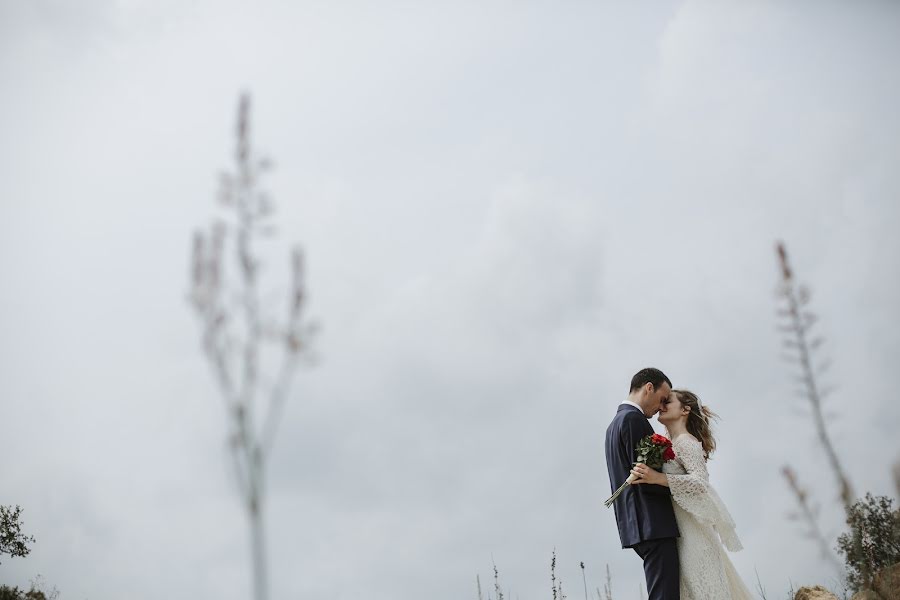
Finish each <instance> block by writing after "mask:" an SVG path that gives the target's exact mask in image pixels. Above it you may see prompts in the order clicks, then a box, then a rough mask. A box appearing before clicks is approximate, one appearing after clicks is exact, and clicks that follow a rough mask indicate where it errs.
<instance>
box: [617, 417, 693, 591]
mask: <svg viewBox="0 0 900 600" xmlns="http://www.w3.org/2000/svg"><path fill="white" fill-rule="evenodd" d="M652 434H653V428H652V427H651V426H650V423H649V421H648V420H647V417H645V416H644V413H643V412H642V411H641V410H640V409H638V408H637V407H635V406H631V405H630V404H622V405H620V406H619V410H618V412H617V413H616V416H615V417H614V418H613V420H612V423H610V424H609V427H608V428H607V429H606V469H607V471H608V472H609V484H610V487H611V490H610V491H615V490H616V489H617V488H618V487H619V486H620V485H622V483H624V482H625V480H626V479H628V476H629V475H630V474H631V468H632V466H633V465H634V463H635V461H636V460H637V454H636V453H635V451H634V449H635V448H636V447H637V445H638V442H640V441H641V439H642V438H644V437H645V436H648V435H652ZM613 508H614V509H615V512H616V524H617V525H618V526H619V537H620V538H621V540H622V547H623V548H633V549H634V551H635V552H637V553H638V555H639V556H640V557H641V558H642V559H643V561H644V573H645V575H646V577H647V593H648V595H649V598H650V600H679V591H678V588H679V586H678V569H679V565H678V548H677V546H676V542H675V538H677V537H678V525H677V523H676V522H675V511H674V510H673V508H672V495H671V492H670V491H669V488H668V487H666V486H662V485H650V484H641V485H630V486H628V487H626V488H625V489H624V490H623V491H622V494H621V495H619V497H618V498H616V501H615V503H614V504H613Z"/></svg>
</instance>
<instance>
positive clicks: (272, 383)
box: [190, 94, 313, 600]
mask: <svg viewBox="0 0 900 600" xmlns="http://www.w3.org/2000/svg"><path fill="white" fill-rule="evenodd" d="M270 167H271V165H270V163H269V161H268V160H266V159H259V158H257V157H256V156H255V154H254V152H253V149H252V147H251V144H250V98H249V96H248V95H246V94H244V95H242V96H241V98H240V103H239V107H238V119H237V146H236V149H235V164H234V171H233V172H231V173H223V174H222V175H221V178H220V191H219V202H220V204H221V205H222V207H223V208H224V209H225V210H226V211H227V212H228V213H229V214H230V218H229V220H227V221H226V220H225V219H218V220H216V221H215V222H214V223H213V225H212V227H211V229H210V231H209V232H208V233H206V234H204V233H202V232H200V231H198V232H196V233H195V235H194V242H193V260H192V271H191V275H192V279H191V292H190V301H191V304H192V305H193V308H194V310H195V312H196V314H197V316H198V317H199V319H200V321H201V324H202V344H203V351H204V353H205V355H206V357H207V359H208V360H209V363H210V365H211V366H212V369H213V373H214V375H215V378H216V381H217V383H218V386H219V390H220V392H221V395H222V397H223V399H224V401H225V408H226V410H227V412H228V416H229V427H230V432H229V435H228V441H229V447H230V451H231V458H232V462H233V465H234V469H235V474H236V478H237V483H238V487H239V490H240V494H241V499H242V502H243V505H244V508H245V509H246V511H247V515H248V518H249V521H250V531H251V540H252V558H253V589H254V595H255V598H256V599H257V600H266V598H267V597H268V577H267V569H266V552H265V530H264V524H263V513H264V499H265V489H266V487H265V465H266V459H267V458H268V455H269V452H270V450H271V446H272V443H273V441H274V438H275V433H276V429H277V425H278V423H279V421H280V419H281V414H282V410H283V406H284V402H285V399H286V397H287V394H288V391H289V387H290V382H291V379H292V376H293V374H294V372H295V370H296V367H297V365H298V362H299V360H300V358H301V357H302V355H303V354H304V351H305V349H306V347H307V342H308V339H309V338H310V336H311V335H312V333H313V329H312V327H311V326H309V325H306V324H305V323H304V308H305V302H306V287H305V280H304V272H303V255H302V253H301V251H300V250H299V248H295V249H294V250H293V251H292V253H291V258H290V273H291V278H292V280H291V289H290V291H289V297H288V302H287V314H286V315H284V317H283V318H281V319H278V318H276V317H274V316H272V315H270V314H268V311H266V307H265V306H264V305H263V302H262V300H261V298H262V296H261V292H260V272H261V267H262V263H261V260H260V259H259V258H257V255H256V253H255V252H254V250H255V248H254V244H255V243H256V241H257V240H259V239H260V238H263V237H271V235H272V232H273V231H274V226H273V225H272V224H271V223H270V222H269V219H270V217H271V215H272V212H273V205H272V201H271V199H270V198H269V197H268V195H267V194H266V193H265V192H264V191H262V190H261V188H260V179H261V178H262V175H263V174H264V173H265V172H266V171H267V170H268V169H269V168H270ZM226 251H230V252H232V253H231V254H230V255H229V256H228V257H226ZM226 258H231V259H232V261H233V262H229V261H227V260H226ZM229 264H231V265H232V267H231V268H226V267H227V265H229ZM232 269H233V270H234V271H235V273H236V274H235V275H234V277H230V275H231V274H232ZM271 346H274V347H275V349H276V350H278V351H280V352H279V354H280V358H281V365H280V367H279V368H278V369H277V371H276V373H275V374H274V378H270V377H267V374H266V373H265V372H264V365H263V364H262V353H263V350H264V348H268V347H271Z"/></svg>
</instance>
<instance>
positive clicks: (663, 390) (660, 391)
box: [648, 381, 672, 417]
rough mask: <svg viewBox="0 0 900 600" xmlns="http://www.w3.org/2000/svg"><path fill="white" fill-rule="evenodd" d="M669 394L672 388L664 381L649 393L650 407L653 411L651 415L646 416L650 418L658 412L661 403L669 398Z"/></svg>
mask: <svg viewBox="0 0 900 600" xmlns="http://www.w3.org/2000/svg"><path fill="white" fill-rule="evenodd" d="M651 389H652V385H651ZM671 392H672V388H671V387H670V386H669V384H668V383H666V382H665V381H663V382H662V383H661V384H660V386H659V387H658V388H656V389H655V390H653V391H652V392H650V407H651V409H652V410H653V413H651V414H650V415H648V416H650V417H652V416H653V415H655V414H656V413H658V412H659V407H660V406H661V405H662V403H663V401H664V400H665V399H666V398H668V397H669V394H670V393H671Z"/></svg>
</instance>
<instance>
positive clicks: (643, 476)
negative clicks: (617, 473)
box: [631, 463, 669, 485]
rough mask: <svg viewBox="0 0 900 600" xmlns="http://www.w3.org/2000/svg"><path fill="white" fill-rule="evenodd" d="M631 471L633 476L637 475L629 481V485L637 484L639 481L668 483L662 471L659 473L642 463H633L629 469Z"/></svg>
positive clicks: (655, 483) (656, 483) (658, 483)
mask: <svg viewBox="0 0 900 600" xmlns="http://www.w3.org/2000/svg"><path fill="white" fill-rule="evenodd" d="M631 472H632V473H633V474H634V476H635V477H637V479H635V480H634V481H632V482H631V485H638V484H641V483H650V484H654V485H668V483H669V479H668V477H666V475H665V474H664V473H660V472H659V471H657V470H655V469H651V468H650V467H648V466H647V465H645V464H644V463H638V464H636V465H634V467H633V468H632V469H631Z"/></svg>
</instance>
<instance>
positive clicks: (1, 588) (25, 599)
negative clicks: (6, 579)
mask: <svg viewBox="0 0 900 600" xmlns="http://www.w3.org/2000/svg"><path fill="white" fill-rule="evenodd" d="M0 600H48V598H47V594H45V593H44V592H42V591H41V590H36V589H34V586H32V588H31V589H30V590H29V591H27V592H25V591H22V590H20V589H19V588H17V587H9V586H6V585H0Z"/></svg>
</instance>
